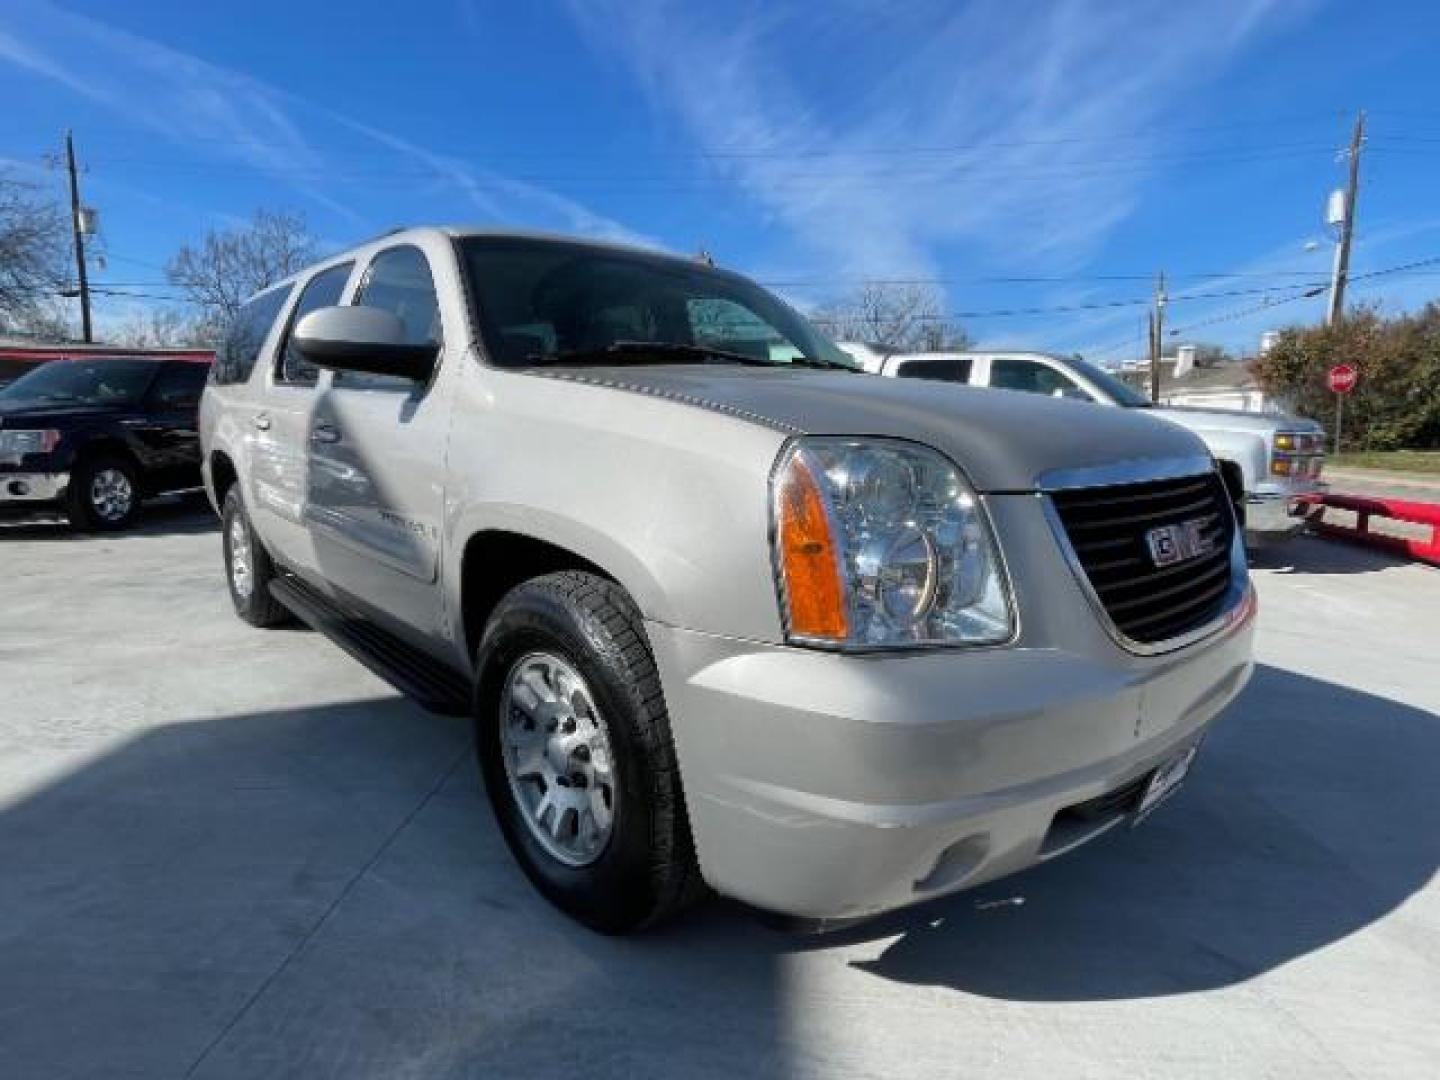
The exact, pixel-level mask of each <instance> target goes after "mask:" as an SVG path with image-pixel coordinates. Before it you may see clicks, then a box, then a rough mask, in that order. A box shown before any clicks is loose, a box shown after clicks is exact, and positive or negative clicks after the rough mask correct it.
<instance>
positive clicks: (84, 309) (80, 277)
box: [65, 131, 94, 345]
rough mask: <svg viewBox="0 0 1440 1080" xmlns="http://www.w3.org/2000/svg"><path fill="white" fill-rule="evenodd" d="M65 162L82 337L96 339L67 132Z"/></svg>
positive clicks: (72, 144) (87, 340)
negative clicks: (67, 170)
mask: <svg viewBox="0 0 1440 1080" xmlns="http://www.w3.org/2000/svg"><path fill="white" fill-rule="evenodd" d="M65 164H66V167H67V168H68V169H69V171H70V232H71V234H72V235H73V236H74V237H75V274H76V278H77V283H78V284H79V286H80V338H81V340H82V341H84V342H85V343H86V344H87V345H88V344H90V342H92V341H93V340H94V335H93V334H92V332H91V328H90V278H89V275H88V274H86V272H85V234H84V232H83V231H82V230H81V228H80V181H79V179H78V178H77V177H76V175H75V139H74V135H73V133H72V132H69V131H67V132H65Z"/></svg>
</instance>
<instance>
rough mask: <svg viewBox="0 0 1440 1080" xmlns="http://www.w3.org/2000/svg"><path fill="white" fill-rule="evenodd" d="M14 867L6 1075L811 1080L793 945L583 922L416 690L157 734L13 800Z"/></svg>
mask: <svg viewBox="0 0 1440 1080" xmlns="http://www.w3.org/2000/svg"><path fill="white" fill-rule="evenodd" d="M0 866H4V867H5V872H4V873H3V874H0V1001H3V1002H4V1003H5V1005H4V1008H0V1046H4V1047H5V1048H6V1053H5V1056H6V1060H7V1061H9V1063H10V1064H9V1065H7V1066H6V1067H5V1070H4V1071H5V1073H6V1074H7V1075H14V1076H62V1075H66V1076H71V1075H73V1076H96V1075H127V1076H130V1075H144V1076H180V1075H191V1070H193V1075H197V1076H206V1077H213V1076H245V1077H251V1076H305V1077H309V1076H315V1075H343V1076H348V1077H354V1076H376V1077H393V1076H399V1075H406V1076H426V1077H431V1076H446V1075H466V1076H526V1077H550V1076H555V1077H559V1076H562V1075H563V1076H567V1077H569V1076H575V1075H584V1076H622V1075H623V1076H627V1077H628V1076H634V1075H653V1076H660V1075H665V1076H686V1077H690V1076H702V1077H705V1076H713V1077H716V1078H717V1080H718V1078H722V1077H723V1078H725V1080H730V1078H732V1077H734V1076H737V1075H738V1076H747V1077H749V1076H785V1075H790V1070H789V1068H788V1066H787V1065H786V1062H785V1053H784V1046H783V1041H782V1039H781V1030H780V1028H781V1024H782V1014H783V1010H782V1008H781V1004H782V1001H781V997H782V986H781V979H780V972H779V962H780V958H779V956H778V955H777V952H778V947H779V946H783V945H784V944H785V942H786V940H787V939H785V938H781V937H777V936H776V935H774V934H772V933H771V932H769V931H767V930H765V929H764V928H762V927H760V926H758V925H756V924H755V923H753V922H752V921H751V920H749V919H746V918H739V917H736V915H735V912H734V909H733V908H731V907H730V906H728V905H724V904H718V903H717V904H710V905H706V906H703V907H702V908H701V909H700V910H698V911H696V912H694V913H693V915H692V917H690V918H687V919H686V920H684V921H681V922H679V923H677V924H674V925H672V926H671V927H669V928H668V929H664V930H660V931H657V932H654V933H651V934H648V935H642V936H639V937H635V938H630V939H612V938H606V937H602V936H600V935H597V934H595V933H592V932H591V931H588V930H585V929H583V928H581V927H579V926H577V925H576V924H574V923H572V922H570V921H569V920H568V919H566V918H564V917H563V916H561V915H559V914H558V913H556V912H555V911H553V910H552V909H551V908H550V907H549V906H548V905H546V904H545V903H544V902H543V901H542V900H541V899H540V898H539V897H538V896H537V895H536V894H535V892H534V891H533V889H532V888H531V887H530V885H529V883H528V882H527V881H526V880H525V879H524V877H523V876H522V875H521V873H520V872H519V870H518V869H517V868H516V866H515V864H514V863H513V861H512V860H511V858H510V856H509V854H508V852H507V851H506V850H505V847H504V844H503V842H502V841H501V839H500V836H499V834H498V831H497V830H496V829H495V828H494V826H493V824H492V819H491V815H490V812H489V807H488V805H487V804H486V802H485V799H484V795H483V792H482V791H481V789H480V784H479V781H478V770H477V769H476V767H475V764H474V760H473V749H472V746H471V739H470V735H469V731H468V725H467V724H466V723H464V722H463V721H456V720H451V719H444V718H439V717H435V716H431V715H429V714H426V713H424V712H422V711H421V710H419V709H417V708H415V707H414V706H412V705H410V704H408V703H407V702H405V701H403V700H401V699H398V698H391V699H383V700H373V701H363V702H355V703H349V704H339V705H331V706H324V707H317V708H308V709H296V710H289V711H277V712H266V713H258V714H251V715H243V716H232V717H226V718H221V719H214V720H204V721H199V720H193V721H187V722H184V723H177V724H173V725H168V726H164V727H161V728H157V729H155V730H152V731H151V732H149V733H147V734H144V735H142V736H140V737H139V738H136V739H134V740H132V741H130V742H128V743H125V744H123V745H121V746H119V747H117V748H116V749H114V750H113V751H112V752H111V753H109V754H107V755H104V756H102V757H100V758H99V759H97V760H94V761H92V762H90V763H88V764H84V765H82V766H80V767H79V768H77V769H75V770H74V771H73V772H71V773H69V774H68V775H65V776H63V777H61V778H60V779H58V780H57V781H55V782H54V783H52V784H51V785H50V786H49V787H46V788H44V789H43V790H40V791H38V792H36V793H35V794H33V795H30V796H29V797H26V798H24V799H22V800H20V801H18V802H16V803H15V804H13V805H11V806H10V807H9V808H8V809H4V810H3V811H0ZM78 1030H83V1031H84V1037H83V1038H76V1037H75V1032H76V1031H78ZM557 1033H562V1034H559V1035H557Z"/></svg>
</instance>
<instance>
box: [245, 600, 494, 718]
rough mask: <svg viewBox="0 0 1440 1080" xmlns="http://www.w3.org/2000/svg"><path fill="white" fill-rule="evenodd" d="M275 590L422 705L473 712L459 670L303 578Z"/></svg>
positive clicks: (446, 712) (309, 623)
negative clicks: (330, 596) (443, 662)
mask: <svg viewBox="0 0 1440 1080" xmlns="http://www.w3.org/2000/svg"><path fill="white" fill-rule="evenodd" d="M270 595H272V596H273V597H275V599H276V600H278V601H280V603H282V604H284V605H285V607H286V608H287V609H289V610H290V611H291V612H292V613H293V614H294V615H295V617H296V618H298V619H299V620H300V621H301V622H303V623H305V624H306V625H307V626H309V627H311V628H312V629H314V630H317V631H319V632H320V633H322V634H324V635H325V636H326V637H327V638H329V639H330V640H331V641H333V642H334V643H335V644H336V645H339V646H340V648H342V649H344V650H345V651H346V652H347V653H349V654H350V655H351V656H353V657H354V658H355V659H356V660H359V661H360V663H362V664H364V665H365V666H366V667H367V668H369V669H370V670H371V671H373V672H374V673H375V674H376V675H379V676H380V678H382V679H384V680H385V681H386V682H388V683H389V684H390V685H391V686H393V687H395V689H397V690H399V691H400V692H401V693H402V694H404V695H405V696H406V697H408V698H410V699H412V700H413V701H414V702H415V703H416V704H417V705H420V706H422V707H423V708H425V709H428V710H429V711H430V712H433V713H440V714H441V715H442V716H468V715H469V714H470V685H469V683H468V682H467V681H466V679H465V677H464V676H462V675H461V674H460V673H459V672H457V671H454V670H453V669H451V668H449V667H447V666H446V665H444V664H442V663H440V662H439V661H438V660H435V659H434V658H433V657H429V656H426V655H425V654H424V653H422V652H421V651H420V650H419V649H416V648H414V647H413V646H411V645H408V644H406V643H405V642H403V641H401V640H400V639H399V638H397V637H396V636H395V635H394V634H391V633H389V632H388V631H386V630H382V629H381V628H380V627H378V626H376V625H375V624H374V623H373V622H370V621H369V620H367V619H364V618H361V617H360V616H358V615H355V614H354V613H352V612H350V611H347V610H346V609H345V608H343V607H341V606H340V605H338V604H336V603H335V602H334V601H333V600H331V599H330V598H329V597H326V596H322V595H321V594H320V593H319V592H317V591H316V590H314V589H312V588H311V587H310V586H308V585H306V584H305V583H304V582H303V581H301V580H300V579H299V578H296V577H292V576H290V575H288V574H287V575H285V576H283V577H277V578H275V579H274V580H272V581H271V582H270Z"/></svg>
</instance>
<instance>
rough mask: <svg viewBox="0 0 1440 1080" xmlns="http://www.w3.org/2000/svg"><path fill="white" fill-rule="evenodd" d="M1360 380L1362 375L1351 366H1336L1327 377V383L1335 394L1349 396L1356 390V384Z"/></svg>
mask: <svg viewBox="0 0 1440 1080" xmlns="http://www.w3.org/2000/svg"><path fill="white" fill-rule="evenodd" d="M1359 378H1360V373H1359V372H1358V371H1356V370H1355V368H1354V367H1352V366H1351V365H1349V364H1336V365H1335V366H1334V367H1332V368H1331V369H1330V372H1329V374H1328V375H1326V376H1325V381H1326V383H1328V384H1329V386H1330V389H1331V390H1332V391H1333V392H1334V393H1337V394H1348V393H1350V391H1351V390H1354V389H1355V383H1356V381H1357V380H1358V379H1359Z"/></svg>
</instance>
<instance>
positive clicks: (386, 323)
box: [293, 307, 440, 382]
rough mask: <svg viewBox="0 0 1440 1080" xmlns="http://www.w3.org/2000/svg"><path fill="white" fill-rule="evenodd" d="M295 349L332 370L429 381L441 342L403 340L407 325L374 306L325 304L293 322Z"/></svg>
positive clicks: (391, 313) (391, 314)
mask: <svg viewBox="0 0 1440 1080" xmlns="http://www.w3.org/2000/svg"><path fill="white" fill-rule="evenodd" d="M293 342H294V345H295V348H296V349H297V350H298V351H299V352H300V354H301V355H302V356H303V357H304V358H305V359H306V360H308V361H310V363H312V364H319V365H320V366H321V367H326V368H331V369H332V370H334V371H358V372H363V373H365V374H368V375H398V376H400V377H402V378H406V379H413V380H415V381H416V382H427V381H428V380H429V378H430V376H431V374H432V373H433V372H434V371H435V358H436V356H437V355H438V354H439V351H440V346H439V345H437V344H436V343H435V342H433V341H427V342H422V343H420V344H414V343H412V342H410V341H407V340H406V333H405V324H404V323H403V322H401V321H400V318H399V316H397V315H395V314H394V313H393V312H390V311H385V310H383V309H381V308H373V307H325V308H319V309H317V310H315V311H312V312H310V314H308V315H306V316H305V317H304V318H303V319H301V320H300V322H299V323H297V324H296V326H295V334H294V337H293Z"/></svg>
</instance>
